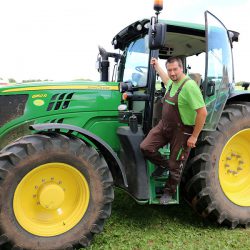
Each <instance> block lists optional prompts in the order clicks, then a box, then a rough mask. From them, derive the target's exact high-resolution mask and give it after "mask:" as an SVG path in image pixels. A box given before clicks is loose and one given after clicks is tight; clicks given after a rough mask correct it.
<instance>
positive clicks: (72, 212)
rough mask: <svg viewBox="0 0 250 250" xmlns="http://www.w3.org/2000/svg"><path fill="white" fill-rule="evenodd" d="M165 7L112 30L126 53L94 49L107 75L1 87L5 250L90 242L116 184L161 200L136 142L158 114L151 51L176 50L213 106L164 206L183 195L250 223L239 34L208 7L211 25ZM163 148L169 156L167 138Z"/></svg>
mask: <svg viewBox="0 0 250 250" xmlns="http://www.w3.org/2000/svg"><path fill="white" fill-rule="evenodd" d="M157 2H158V3H159V2H160V1H157ZM161 9H162V6H161V4H155V11H156V15H155V16H153V17H152V18H151V19H143V20H140V21H136V22H134V23H132V24H131V25H128V26H127V27H126V28H124V29H123V30H121V31H120V32H119V33H118V34H117V35H116V36H115V37H114V38H113V40H112V43H113V45H114V48H115V49H119V50H120V52H121V53H111V52H107V51H105V49H103V48H99V52H100V53H99V57H98V63H97V66H98V70H99V72H100V76H101V81H100V82H44V83H34V84H31V83H30V84H20V85H18V84H16V85H13V86H4V87H2V88H1V89H0V102H1V118H0V125H1V127H0V144H1V153H0V222H1V223H0V232H1V235H0V245H1V249H4V248H5V249H37V250H51V249H60V250H62V249H67V250H69V249H74V248H75V247H87V246H89V245H90V243H91V240H92V238H93V236H94V235H95V234H97V233H100V232H101V231H102V230H103V225H104V222H105V220H106V219H107V218H108V217H109V216H110V214H111V204H112V201H113V199H114V186H115V187H119V188H120V189H122V190H124V191H125V192H127V193H128V194H130V195H131V196H132V197H133V198H134V199H135V200H136V201H137V202H138V203H140V204H159V197H160V195H161V192H162V188H163V186H164V183H165V181H166V179H167V178H168V175H167V174H166V175H165V176H163V177H161V178H152V177H151V173H152V172H153V171H154V168H155V166H154V165H153V164H152V163H150V162H148V161H145V159H144V158H143V155H142V153H141V152H140V148H139V145H140V143H141V141H142V140H143V139H144V137H145V135H146V134H147V133H148V132H149V130H150V129H151V128H152V126H154V125H155V124H157V122H158V121H159V119H160V118H161V104H160V103H161V102H160V100H161V98H162V96H163V95H164V86H161V81H160V79H158V78H157V76H156V73H155V71H154V69H153V67H152V65H150V59H151V57H156V58H159V61H160V62H165V60H166V59H167V58H168V57H170V56H180V57H181V58H182V60H183V63H184V66H185V67H184V68H185V71H186V72H185V73H186V74H188V75H189V76H190V77H192V78H193V79H195V80H196V81H197V84H199V86H200V88H201V91H202V94H203V97H204V100H205V102H206V106H207V110H208V116H207V120H206V124H205V127H204V129H203V131H202V133H201V135H200V137H199V141H198V144H197V147H196V148H194V149H193V150H192V151H191V154H190V157H189V160H188V162H187V164H186V166H185V167H184V174H183V178H182V183H181V185H180V187H178V190H177V193H176V195H175V197H173V200H172V201H170V203H169V204H178V203H179V197H180V193H181V194H183V195H184V197H185V199H186V200H187V201H188V202H189V203H190V205H191V206H192V207H193V208H194V210H195V211H196V212H197V213H198V214H199V215H201V216H202V217H204V218H209V219H211V220H213V221H216V222H218V223H219V224H222V225H227V226H229V227H231V228H235V227H236V226H238V225H241V226H248V225H249V223H250V92H249V91H248V90H242V91H236V90H235V88H234V70H233V59H232V58H233V57H232V44H233V42H236V41H237V40H238V36H239V34H238V33H237V32H234V31H231V30H227V29H226V28H225V26H224V25H223V24H222V22H221V21H220V20H218V19H217V18H216V17H215V16H214V15H212V14H211V13H209V12H205V26H204V25H196V24H190V23H181V22H172V21H159V20H158V14H159V12H160V11H161ZM109 58H112V59H114V62H115V67H114V73H113V79H112V81H109V79H108V78H109V68H110V62H109ZM160 151H161V153H162V154H164V155H166V157H168V155H169V147H168V145H166V146H165V147H164V148H162V149H160ZM180 191H182V192H180ZM166 209H167V207H166Z"/></svg>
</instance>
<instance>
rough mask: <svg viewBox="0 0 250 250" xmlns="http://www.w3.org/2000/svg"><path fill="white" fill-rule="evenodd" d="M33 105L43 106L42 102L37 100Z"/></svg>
mask: <svg viewBox="0 0 250 250" xmlns="http://www.w3.org/2000/svg"><path fill="white" fill-rule="evenodd" d="M33 103H34V105H36V106H43V104H44V101H43V100H41V99H37V100H34V101H33Z"/></svg>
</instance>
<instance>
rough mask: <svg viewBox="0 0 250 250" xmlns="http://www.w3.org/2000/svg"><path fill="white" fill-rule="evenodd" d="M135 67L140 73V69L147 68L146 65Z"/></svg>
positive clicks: (141, 71)
mask: <svg viewBox="0 0 250 250" xmlns="http://www.w3.org/2000/svg"><path fill="white" fill-rule="evenodd" d="M135 69H136V70H137V71H138V72H140V73H144V72H143V70H142V69H148V67H146V66H136V67H135Z"/></svg>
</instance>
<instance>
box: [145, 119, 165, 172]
mask: <svg viewBox="0 0 250 250" xmlns="http://www.w3.org/2000/svg"><path fill="white" fill-rule="evenodd" d="M167 142H168V141H167V138H166V137H165V135H164V133H163V126H162V121H160V122H159V123H158V124H157V126H155V127H154V128H152V129H151V130H150V132H149V133H148V135H147V137H146V138H145V139H144V140H143V142H142V143H141V145H140V148H141V151H142V153H143V155H144V157H145V158H146V159H148V160H150V161H151V162H152V163H154V164H155V165H157V166H160V167H161V168H162V169H163V170H165V168H166V167H167V166H168V160H167V159H166V158H165V157H164V156H162V155H161V153H160V152H159V148H161V147H163V146H165V145H166V144H167Z"/></svg>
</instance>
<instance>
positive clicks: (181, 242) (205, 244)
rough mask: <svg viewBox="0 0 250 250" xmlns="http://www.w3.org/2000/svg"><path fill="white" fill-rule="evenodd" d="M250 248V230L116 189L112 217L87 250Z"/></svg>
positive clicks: (187, 207) (183, 207) (183, 203)
mask: <svg viewBox="0 0 250 250" xmlns="http://www.w3.org/2000/svg"><path fill="white" fill-rule="evenodd" d="M101 249H118V250H127V249H128V250H130V249H131V250H144V249H145V250H147V249H149V250H167V249H171V250H172V249H173V250H175V249H182V250H189V249H190V250H191V249H192V250H193V249H194V250H196V249H199V250H200V249H211V250H216V249H220V250H224V249H244V250H245V249H246V250H249V249H250V229H243V228H237V229H234V230H231V229H227V228H225V227H219V226H217V225H216V224H213V223H210V222H208V221H204V220H203V219H202V218H200V217H199V216H198V215H196V214H195V213H194V212H193V210H192V208H191V207H189V205H187V204H186V202H185V201H181V204H180V205H172V206H166V207H163V206H157V205H139V204H137V203H136V202H135V201H134V200H133V199H132V198H130V197H129V196H128V195H127V194H126V193H124V192H122V191H120V190H115V201H114V202H113V210H112V215H111V218H109V219H108V220H107V222H106V224H105V226H104V232H103V233H101V234H99V235H96V236H95V238H94V240H93V242H92V245H91V246H90V247H88V248H87V250H101Z"/></svg>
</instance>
